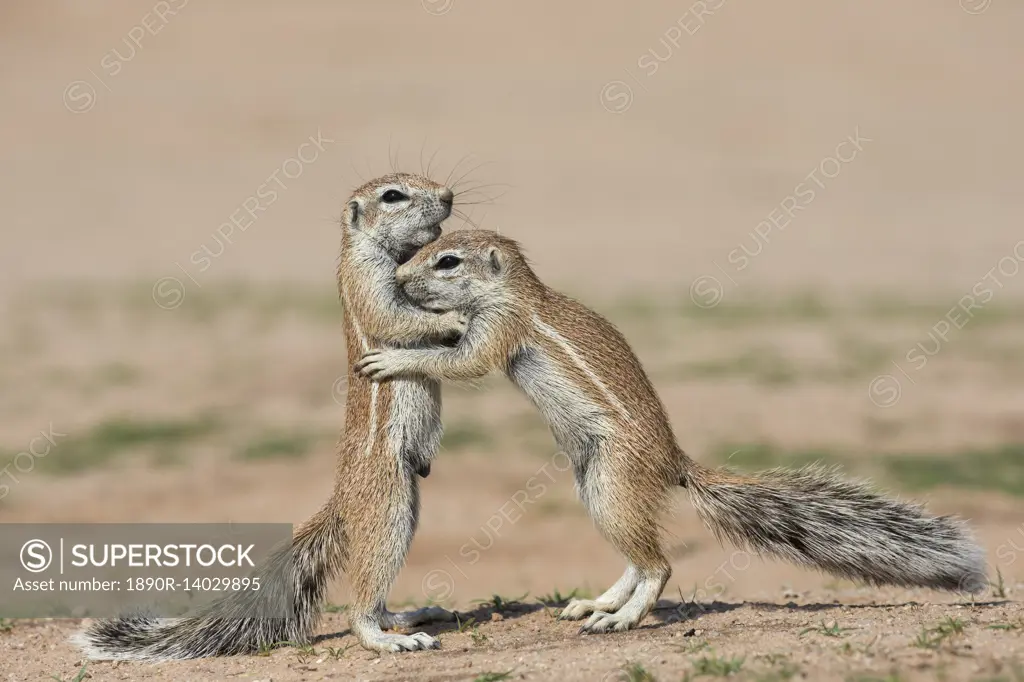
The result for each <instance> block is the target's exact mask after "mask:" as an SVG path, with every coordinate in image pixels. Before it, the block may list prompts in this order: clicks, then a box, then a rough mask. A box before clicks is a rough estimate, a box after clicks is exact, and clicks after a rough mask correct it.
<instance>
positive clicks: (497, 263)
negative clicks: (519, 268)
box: [487, 246, 505, 275]
mask: <svg viewBox="0 0 1024 682" xmlns="http://www.w3.org/2000/svg"><path fill="white" fill-rule="evenodd" d="M487 260H488V261H490V263H491V270H492V271H493V272H494V274H495V275H500V274H501V272H502V271H503V270H504V269H505V254H503V253H502V252H501V249H499V248H498V247H497V246H492V247H491V248H490V249H488V250H487Z"/></svg>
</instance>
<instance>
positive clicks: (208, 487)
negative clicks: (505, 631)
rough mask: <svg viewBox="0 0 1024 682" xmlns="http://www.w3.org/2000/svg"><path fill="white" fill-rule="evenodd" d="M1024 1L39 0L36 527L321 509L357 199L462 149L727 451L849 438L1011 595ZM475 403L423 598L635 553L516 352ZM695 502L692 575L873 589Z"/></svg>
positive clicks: (482, 207)
mask: <svg viewBox="0 0 1024 682" xmlns="http://www.w3.org/2000/svg"><path fill="white" fill-rule="evenodd" d="M1022 19H1024V8H1022V7H1020V6H1019V5H1017V4H1015V3H1011V2H1004V1H1001V0H991V2H990V0H961V1H960V2H959V3H958V2H957V0H943V1H942V2H935V1H934V0H905V1H904V2H900V3H890V2H881V1H875V0H867V1H863V2H859V3H836V2H831V3H810V4H809V3H804V2H796V1H795V0H794V1H790V0H784V1H782V2H776V3H767V4H765V5H764V6H761V5H759V4H756V3H733V2H731V0H704V1H703V2H699V3H696V4H693V5H688V4H686V3H669V2H649V3H640V4H637V3H634V4H630V3H597V4H594V3H584V2H581V1H573V2H561V3H545V2H539V1H535V2H534V1H520V2H515V3H474V2H468V1H463V0H455V1H454V2H453V1H452V0H439V1H438V2H430V1H426V0H425V1H424V2H405V3H379V2H378V3H369V2H366V3H358V4H356V3H338V2H333V1H327V0H323V1H313V0H309V1H306V2H301V3H280V2H266V1H262V0H249V1H247V2H240V1H237V2H228V1H221V2H216V3H208V2H198V1H197V0H192V1H191V2H187V1H186V0H166V2H157V3H155V4H151V3H149V2H146V3H140V2H114V1H105V2H93V1H91V0H66V1H63V2H55V1H42V2H5V3H3V4H2V6H0V58H2V60H3V62H4V64H6V67H5V68H4V69H3V71H2V73H0V87H2V92H3V94H4V106H3V107H0V149H2V150H3V155H4V164H3V170H2V173H3V182H2V183H0V200H2V205H3V214H4V219H3V228H2V231H0V306H2V310H3V312H2V320H3V324H2V328H0V386H2V390H0V475H2V480H0V485H2V486H3V487H2V488H0V494H2V500H0V521H26V520H34V521H68V520H80V521H126V520H137V521H226V520H231V521H286V522H295V523H298V522H300V521H302V520H303V519H305V518H306V517H307V516H308V515H309V514H310V513H312V512H313V511H314V510H315V509H316V508H318V507H319V505H320V504H321V503H322V501H323V500H325V499H326V497H327V495H328V493H329V491H330V488H331V481H332V476H333V453H334V445H335V441H336V439H337V435H338V433H339V431H340V429H341V427H342V424H341V421H342V416H343V409H342V406H343V396H344V378H343V377H344V374H345V352H344V347H343V339H342V333H341V310H340V307H339V305H338V302H337V294H336V288H335V281H334V268H335V264H336V262H337V255H338V244H339V233H338V227H337V217H338V216H339V214H340V207H341V206H342V204H343V202H344V200H345V198H346V196H347V195H348V193H349V191H350V190H351V189H352V188H354V187H355V186H358V185H359V184H361V183H362V182H363V180H364V179H368V178H370V177H373V176H377V175H381V174H383V173H386V172H390V170H391V169H392V167H397V168H400V169H401V170H405V171H410V172H420V171H421V170H425V169H426V167H427V165H428V162H429V165H430V168H431V173H432V175H433V176H434V177H435V178H437V179H444V178H446V177H450V178H452V180H453V181H454V180H455V179H459V180H460V189H461V190H462V191H463V193H462V194H460V197H459V199H458V201H457V203H458V204H461V207H462V210H463V211H464V212H465V213H466V214H467V215H468V216H469V217H470V218H471V221H472V223H475V224H477V225H479V226H481V227H485V228H490V229H500V230H501V232H502V233H503V234H506V235H509V236H512V237H514V238H516V239H519V240H521V241H522V242H523V244H524V245H525V247H526V248H527V250H528V253H529V255H530V257H531V258H532V260H533V262H534V264H535V266H536V270H537V272H538V274H539V275H540V276H541V277H542V278H543V279H544V280H545V281H547V282H549V283H550V284H552V285H554V286H556V287H559V288H561V289H562V290H564V291H566V292H568V293H570V294H572V295H574V296H577V297H578V298H580V299H581V300H583V301H584V302H585V303H587V304H588V305H590V306H592V307H594V308H596V309H597V310H599V311H600V312H602V313H604V314H605V315H607V316H608V317H609V318H610V319H612V320H613V321H614V322H615V323H616V324H618V325H619V326H620V327H621V328H622V330H623V331H624V333H625V334H626V335H627V337H628V338H629V339H630V341H631V342H632V343H633V344H634V346H635V348H636V350H637V353H638V354H639V356H640V358H641V359H642V360H643V361H644V363H645V365H646V366H647V368H648V369H649V372H650V374H651V376H652V379H653V381H654V383H655V385H656V386H657V388H658V390H659V391H660V393H661V395H662V397H663V399H664V401H665V403H666V406H667V408H668V411H669V413H670V415H671V419H672V422H673V425H674V427H675V429H676V432H677V434H678V438H679V440H680V442H681V443H682V445H683V447H684V448H685V449H686V450H687V451H688V452H689V453H690V454H691V455H692V456H694V457H695V458H697V459H699V460H701V461H703V462H706V463H716V464H730V465H732V466H735V467H738V468H741V469H748V470H753V469H758V468H764V467H769V466H774V465H777V464H784V465H789V464H799V463H802V462H806V461H825V462H828V463H835V464H841V465H843V466H844V467H845V468H846V469H847V471H849V472H851V473H853V474H857V475H862V476H868V477H871V478H873V479H874V480H876V481H878V482H879V483H880V484H882V485H883V486H884V487H886V488H888V489H890V490H894V491H896V492H899V493H901V494H905V495H909V496H913V497H916V498H919V499H922V500H925V501H927V502H928V503H929V505H930V506H931V507H932V508H933V509H935V510H936V511H940V512H956V513H961V514H964V515H966V516H968V517H970V518H971V519H972V521H973V523H974V524H975V526H976V527H977V528H978V532H979V535H980V537H981V539H982V541H983V542H984V543H985V545H986V548H987V550H988V551H989V553H990V557H991V560H992V562H993V568H996V567H998V568H999V569H1000V572H1001V574H1002V575H1003V576H1004V578H1005V580H1006V584H1007V585H1008V586H1010V588H1011V589H1012V587H1013V586H1014V585H1016V583H1017V582H1019V581H1021V580H1024V570H1022V568H1021V566H1022V562H1018V561H1016V557H1017V554H1018V550H1017V547H1021V548H1024V527H1022V526H1021V525H1020V524H1021V522H1022V520H1024V515H1022V505H1021V496H1022V495H1024V463H1022V461H1024V382H1022V379H1024V316H1022V313H1024V272H1021V269H1022V264H1024V229H1022V226H1024V223H1022V216H1024V194H1022V192H1021V191H1020V179H1021V173H1020V159H1021V157H1022V155H1024V136H1022V135H1021V133H1020V122H1021V121H1022V120H1024V96H1022V94H1021V93H1022V88H1021V86H1022V85H1024V83H1022V78H1024V72H1022V70H1021V68H1020V66H1021V64H1022V63H1024V44H1022V42H1021V40H1020V30H1019V28H1020V25H1021V20H1022ZM464 226H467V227H468V225H465V224H464V223H463V221H461V220H454V219H453V220H452V221H450V223H449V227H450V228H452V229H458V228H461V227H464ZM445 401H446V402H445V414H444V417H445V425H446V436H445V442H444V448H443V451H442V452H441V454H440V456H439V459H438V460H437V462H436V463H435V466H434V472H433V474H432V475H431V477H430V478H429V479H427V480H426V481H425V482H424V484H423V516H422V523H421V527H420V531H419V533H418V535H417V537H416V541H415V544H414V546H413V550H412V553H411V555H410V557H409V562H408V565H407V568H406V569H405V571H404V572H403V573H402V576H401V578H400V580H399V583H398V584H397V586H396V588H395V591H394V593H393V598H394V601H395V603H396V604H400V603H402V602H403V601H405V600H410V601H418V602H422V601H424V598H425V597H426V598H430V599H435V600H437V601H442V602H444V603H448V604H463V605H465V604H467V603H470V602H471V601H472V600H474V599H477V598H486V597H488V596H489V595H490V594H492V593H493V592H501V593H503V594H509V595H513V594H515V595H518V594H521V593H523V592H526V591H530V592H531V593H532V594H543V593H549V592H551V591H552V590H553V589H556V588H558V589H561V590H562V591H563V592H568V591H569V590H571V589H573V588H580V589H590V590H597V589H600V588H602V587H604V586H606V585H608V584H610V583H611V582H612V581H613V580H614V579H615V578H616V577H617V576H618V575H619V573H620V572H621V570H622V562H621V560H620V559H619V558H618V557H617V556H616V555H615V553H614V551H613V550H612V549H611V548H610V547H609V546H608V545H607V544H606V543H605V542H604V541H603V540H601V538H600V537H599V535H598V534H597V532H596V531H595V530H594V529H593V528H592V526H591V523H590V521H589V520H588V519H587V517H586V515H585V514H584V512H583V509H582V507H581V506H580V505H579V503H578V502H577V501H576V500H575V496H574V493H573V489H572V480H571V475H570V474H569V473H568V472H567V471H565V470H564V469H565V463H564V460H562V459H560V458H558V457H557V456H556V447H555V445H554V443H553V441H552V439H551V437H550V436H549V435H548V433H547V431H546V429H545V428H544V426H543V424H542V423H541V422H540V420H539V419H538V417H537V415H536V414H535V413H534V411H533V409H532V408H531V407H530V405H529V404H528V403H527V402H526V400H525V399H523V398H522V397H521V396H519V395H518V394H517V393H515V391H514V390H512V389H511V388H510V387H509V386H508V385H507V384H506V383H505V382H504V381H503V380H501V379H500V378H499V379H494V380H489V381H486V382H482V383H481V384H480V385H478V386H475V387H449V388H446V390H445ZM4 467H6V468H4ZM531 480H532V481H533V482H534V483H536V482H538V481H540V482H543V483H544V486H543V492H539V490H540V488H539V487H538V486H536V485H534V486H532V487H528V483H529V482H530V481H531ZM523 491H526V492H525V493H523ZM524 494H525V495H526V497H523V495H524ZM517 500H518V501H517ZM666 524H667V528H668V531H669V533H670V536H671V539H670V541H669V542H670V544H671V546H672V547H673V557H674V570H675V575H674V576H673V578H672V582H671V583H670V585H669V588H668V593H669V594H672V595H675V593H676V590H677V589H678V590H681V591H682V592H684V593H686V594H687V595H689V594H690V593H691V592H693V591H694V590H695V589H698V588H699V589H704V587H701V586H702V585H703V586H705V587H707V590H706V594H707V595H708V596H707V600H709V601H710V600H711V599H713V598H718V599H733V600H736V599H740V600H742V599H765V600H769V601H779V600H780V599H782V596H781V595H783V594H784V593H785V591H786V590H792V589H796V590H797V592H799V591H801V590H805V589H808V590H809V589H819V588H820V589H825V588H827V589H829V590H832V593H833V594H835V595H837V596H838V598H840V599H849V598H851V596H850V595H852V594H862V593H860V592H857V590H859V589H860V588H855V587H853V586H852V585H851V584H849V583H845V582H843V581H835V580H833V579H831V578H827V577H822V576H818V575H816V574H813V573H810V572H807V571H802V570H800V569H797V568H791V567H788V566H783V565H780V564H775V563H768V564H766V565H764V566H761V565H760V564H758V566H759V568H758V570H756V571H743V570H740V571H732V572H730V577H729V579H728V580H722V579H721V576H719V579H717V581H716V585H719V586H717V587H715V588H714V589H711V588H710V586H708V585H705V583H706V579H707V577H708V576H710V575H714V574H715V573H716V567H721V566H722V565H723V562H727V561H729V560H730V556H731V554H730V552H731V550H727V549H722V548H721V547H719V545H718V544H717V543H716V542H714V540H713V538H712V537H711V536H710V535H709V533H707V532H706V531H705V530H704V529H703V528H702V527H701V526H700V524H699V522H698V521H697V519H696V517H695V516H694V514H693V512H692V510H691V508H690V506H689V503H688V501H687V500H686V496H685V493H683V492H680V495H679V500H678V504H677V510H676V514H675V515H674V517H673V518H672V519H670V520H668V521H667V522H666ZM1014 542H1016V545H1014V544H1012V543H1014ZM1008 543H1009V544H1008ZM1011 547H1012V549H1009V548H1011ZM747 565H749V563H748V564H747ZM993 575H995V573H994V572H993ZM794 586H796V587H794ZM872 594H876V595H877V594H878V593H877V592H874V593H872ZM722 595H725V596H722ZM883 598H884V597H883ZM333 599H334V600H336V601H338V602H344V601H346V599H347V587H346V585H345V584H344V582H341V583H339V585H338V588H337V592H336V594H335V595H334V596H333Z"/></svg>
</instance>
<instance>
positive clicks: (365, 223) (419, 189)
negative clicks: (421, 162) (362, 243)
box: [341, 173, 454, 263]
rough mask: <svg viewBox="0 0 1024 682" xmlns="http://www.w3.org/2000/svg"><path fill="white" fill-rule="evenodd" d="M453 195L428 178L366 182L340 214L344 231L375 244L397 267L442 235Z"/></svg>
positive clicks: (385, 178)
mask: <svg viewBox="0 0 1024 682" xmlns="http://www.w3.org/2000/svg"><path fill="white" fill-rule="evenodd" d="M453 200H454V194H453V193H452V191H451V190H450V189H448V188H447V187H445V186H444V185H442V184H440V183H437V182H434V181H433V180H431V179H430V178H426V177H423V176H421V175H413V174H411V173H394V174H391V175H385V176H383V177H379V178H376V179H374V180H371V181H369V182H368V183H366V184H365V185H363V186H362V187H360V188H359V189H357V190H355V192H353V193H352V196H351V198H349V200H348V203H347V204H346V206H345V210H344V213H343V214H342V218H341V223H342V228H343V229H345V230H353V231H355V232H359V233H362V234H364V235H366V236H367V237H369V238H370V239H372V240H373V241H375V242H377V243H378V244H379V245H380V246H381V247H382V248H383V249H384V250H385V251H387V252H388V254H389V255H390V256H391V257H392V258H394V259H395V261H397V262H399V263H403V262H405V261H407V260H408V259H409V258H410V257H411V256H412V254H414V253H415V252H416V250H417V249H419V248H420V247H422V246H424V245H425V244H429V243H430V242H432V241H434V240H435V239H437V238H438V237H439V236H440V235H441V222H442V221H443V220H444V219H445V218H447V217H448V216H449V215H451V212H452V202H453Z"/></svg>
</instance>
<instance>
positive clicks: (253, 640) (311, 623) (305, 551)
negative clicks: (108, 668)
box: [72, 503, 343, 661]
mask: <svg viewBox="0 0 1024 682" xmlns="http://www.w3.org/2000/svg"><path fill="white" fill-rule="evenodd" d="M342 554H343V545H342V529H341V519H340V518H339V517H338V514H337V511H336V507H334V505H333V504H331V503H328V504H327V505H326V506H325V507H324V508H323V509H321V510H320V511H319V512H317V513H316V514H315V515H314V516H313V517H312V518H310V519H309V520H308V521H307V522H306V523H305V524H303V525H302V527H300V528H299V529H298V531H297V532H296V533H295V537H294V538H293V540H292V543H291V544H290V545H289V546H287V547H284V548H281V549H279V550H277V551H275V552H274V553H273V554H272V555H271V556H270V558H269V559H268V560H267V561H266V562H265V563H264V564H262V565H261V566H259V567H258V568H257V569H256V570H257V575H260V576H261V587H260V589H259V590H258V591H255V592H252V591H240V592H233V593H231V594H230V595H229V596H227V597H225V598H224V599H222V600H220V601H217V602H214V603H212V604H211V605H210V606H208V607H207V608H206V609H204V611H203V612H202V613H200V615H197V616H193V617H186V618H152V617H148V616H125V617H120V618H116V619H112V620H103V621H97V622H95V623H93V624H92V625H91V626H90V627H89V628H87V629H86V630H85V631H84V632H81V633H79V634H77V635H75V636H74V637H73V638H72V641H73V642H74V643H75V644H77V645H78V646H79V647H81V648H82V650H83V651H84V652H85V654H86V656H88V657H89V658H93V659H100V660H135V661H161V660H169V659H187V658H205V657H208V656H231V655H235V654H252V653H257V652H259V651H261V650H264V649H267V648H269V647H271V646H273V645H275V644H278V643H280V642H294V643H301V644H305V643H307V642H308V641H309V640H310V638H311V636H312V634H313V632H314V630H315V629H316V626H317V623H318V622H319V619H320V611H321V608H322V605H323V601H324V598H325V596H326V592H327V587H328V585H329V584H330V582H331V579H332V578H334V576H335V575H336V574H337V573H338V570H339V568H340V566H341V560H342ZM203 613H206V614H209V615H203ZM270 613H290V614H291V615H290V616H289V617H287V618H285V617H264V616H265V615H266V614H270Z"/></svg>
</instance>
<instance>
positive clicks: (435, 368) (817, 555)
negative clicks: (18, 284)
mask: <svg viewBox="0 0 1024 682" xmlns="http://www.w3.org/2000/svg"><path fill="white" fill-rule="evenodd" d="M397 277H398V282H399V284H400V285H401V286H402V287H403V288H404V290H405V292H406V293H407V294H408V296H409V297H410V298H411V299H412V300H413V301H415V302H416V303H418V304H419V305H421V306H422V307H423V308H424V309H427V310H431V311H433V312H435V313H443V312H451V311H458V312H461V313H464V314H466V315H467V316H468V317H469V328H468V330H467V331H466V333H465V334H464V335H463V337H462V340H461V341H460V342H459V343H458V345H457V346H455V347H454V348H440V347H430V348H422V347H421V348H416V349H408V348H406V349H383V350H372V351H370V352H368V353H367V354H365V355H364V356H363V358H362V359H361V360H360V362H359V364H358V365H357V366H356V369H357V371H358V372H359V373H360V374H362V375H363V376H367V377H371V378H373V379H374V380H375V381H383V380H386V379H394V378H397V377H402V378H407V377H411V376H426V377H431V378H433V379H437V380H446V379H447V380H465V379H473V378H477V377H481V376H483V375H485V374H487V373H489V372H491V371H503V372H504V373H505V374H506V375H507V376H508V378H509V379H510V380H511V381H512V382H513V383H515V384H516V385H517V386H518V387H519V388H520V389H522V390H523V392H524V393H525V394H526V395H527V396H528V397H529V398H530V399H531V400H532V401H533V403H534V404H535V405H536V406H537V408H538V409H539V410H540V411H541V413H542V414H543V415H544V417H545V419H546V420H547V422H548V425H549V426H550V428H551V431H552V433H553V435H554V437H555V440H556V441H557V443H558V445H559V447H561V448H562V449H563V450H564V451H565V452H566V453H567V455H568V456H569V458H570V459H571V460H572V463H573V469H574V473H575V478H576V488H577V491H578V493H579V495H580V498H581V499H582V501H583V504H584V505H585V506H586V508H587V510H588V511H589V513H590V515H591V516H592V517H593V519H594V521H595V522H596V524H597V527H598V528H599V529H600V531H601V532H602V534H603V535H604V536H605V537H606V538H607V539H608V540H609V541H610V542H611V543H612V544H613V545H615V547H616V549H618V550H619V551H620V552H621V553H622V554H623V555H625V557H626V558H627V560H628V561H629V565H628V568H627V569H626V572H625V573H624V574H623V576H622V577H621V578H620V579H619V580H618V581H617V582H616V583H615V584H614V585H613V586H612V587H611V588H610V589H609V590H608V591H607V592H605V593H604V594H602V595H601V596H599V597H598V598H597V599H595V600H582V599H574V600H573V601H572V602H570V603H569V605H568V606H567V607H566V608H565V610H564V611H563V612H562V616H561V617H563V618H568V619H574V620H575V619H580V618H583V617H585V616H588V615H589V616H590V618H589V619H588V620H587V621H586V623H585V624H584V625H583V627H582V628H580V630H581V632H607V631H611V630H627V629H629V628H632V627H634V626H636V625H637V623H639V622H640V620H641V619H642V618H643V617H644V616H645V615H646V614H647V613H648V612H649V611H650V610H651V608H652V607H653V606H654V604H655V603H656V601H657V600H658V597H659V596H660V595H661V592H662V590H663V589H664V586H665V583H666V581H667V580H668V578H669V575H670V573H671V569H670V566H669V563H668V560H667V559H666V558H665V554H664V552H663V550H662V548H661V543H660V538H659V526H658V518H659V516H660V514H661V512H662V511H663V510H664V508H665V506H666V503H667V501H668V497H669V494H670V492H671V491H672V489H673V488H674V487H676V486H683V487H685V488H687V489H688V490H689V492H690V497H691V499H692V501H693V504H694V506H695V508H696V510H697V513H698V514H699V516H700V517H701V519H702V520H703V521H704V523H705V524H706V525H707V526H708V527H709V528H710V529H711V530H712V531H713V532H714V534H715V535H716V536H717V537H718V538H719V539H723V540H724V539H728V540H730V541H732V542H733V543H735V544H737V545H740V546H742V547H746V548H749V549H752V550H754V551H756V552H759V553H761V554H763V555H767V556H775V557H778V558H782V559H787V560H789V561H793V562H795V563H798V564H803V565H806V566H810V567H814V568H818V569H820V570H823V571H827V572H829V573H832V574H834V575H837V576H840V577H843V578H850V579H854V580H860V581H864V582H867V583H872V584H892V585H901V586H922V587H932V588H939V589H947V590H962V591H966V592H976V591H978V590H980V589H981V588H983V587H984V586H985V585H986V583H987V581H986V567H985V558H984V553H983V551H982V550H981V549H980V548H979V547H978V546H977V545H976V544H975V542H974V540H973V539H972V537H971V534H970V532H969V530H968V529H967V528H966V526H965V525H964V524H963V523H962V522H961V521H959V520H958V519H955V518H952V517H934V516H929V515H928V514H927V513H926V512H925V511H924V510H923V509H922V508H921V507H919V506H916V505H913V504H908V503H904V502H900V501H897V500H892V499H887V498H885V497H882V496H880V495H878V494H876V493H874V492H873V491H872V490H871V489H870V488H869V487H867V486H866V485H865V484H862V483H858V482H853V481H849V480H844V479H843V478H841V477H839V476H838V475H837V474H836V473H835V472H834V471H831V470H827V469H824V468H820V467H805V468H802V469H798V470H784V469H773V470H771V471H767V472H764V473H761V474H759V475H753V476H743V475H738V474H734V473H731V472H728V471H723V470H714V469H709V468H706V467H704V466H701V465H700V464H698V463H697V462H695V461H694V460H692V459H690V458H689V457H688V456H687V455H686V454H685V453H684V452H683V451H682V449H680V448H679V446H678V445H677V443H676V440H675V436H674V435H673V433H672V429H671V427H670V426H669V423H668V419H667V417H666V415H665V410H664V407H663V405H662V403H661V400H660V399H659V398H658V395H657V393H656V392H655V391H654V388H653V386H652V385H651V382H650V380H649V379H648V378H647V375H646V374H645V372H644V370H643V367H642V366H641V364H640V362H639V360H637V358H636V356H635V355H634V353H633V351H632V350H631V349H630V347H629V344H628V343H627V342H626V340H625V338H623V336H622V334H620V333H619V331H618V330H617V329H616V328H615V327H614V326H612V325H611V323H609V322H608V321H607V320H605V319H604V318H603V317H601V316H600V315H598V314H597V313H595V312H593V311H592V310H590V309H588V308H586V307H585V306H583V305H581V304H580V303H578V302H577V301H574V300H573V299H571V298H568V297H566V296H564V295H562V294H560V293H558V292H556V291H553V290H552V289H550V288H548V287H547V286H545V285H544V284H543V283H542V282H541V281H540V280H539V279H538V278H537V276H536V275H535V274H534V272H533V270H532V269H531V268H530V266H529V264H528V263H527V261H526V259H525V258H524V257H523V254H522V252H521V250H520V247H519V245H518V244H517V243H516V242H514V241H512V240H511V239H507V238H505V237H502V236H501V235H499V234H496V233H494V232H489V231H484V230H462V231H457V232H452V233H449V234H447V235H445V236H444V237H442V238H441V239H439V240H437V241H435V242H433V243H432V244H430V245H429V246H427V247H425V248H424V249H422V250H421V251H419V252H418V253H417V254H416V256H414V257H413V258H412V259H411V260H410V261H409V262H407V263H405V264H404V265H402V266H401V267H400V268H399V269H398V271H397ZM382 385H387V384H382Z"/></svg>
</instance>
